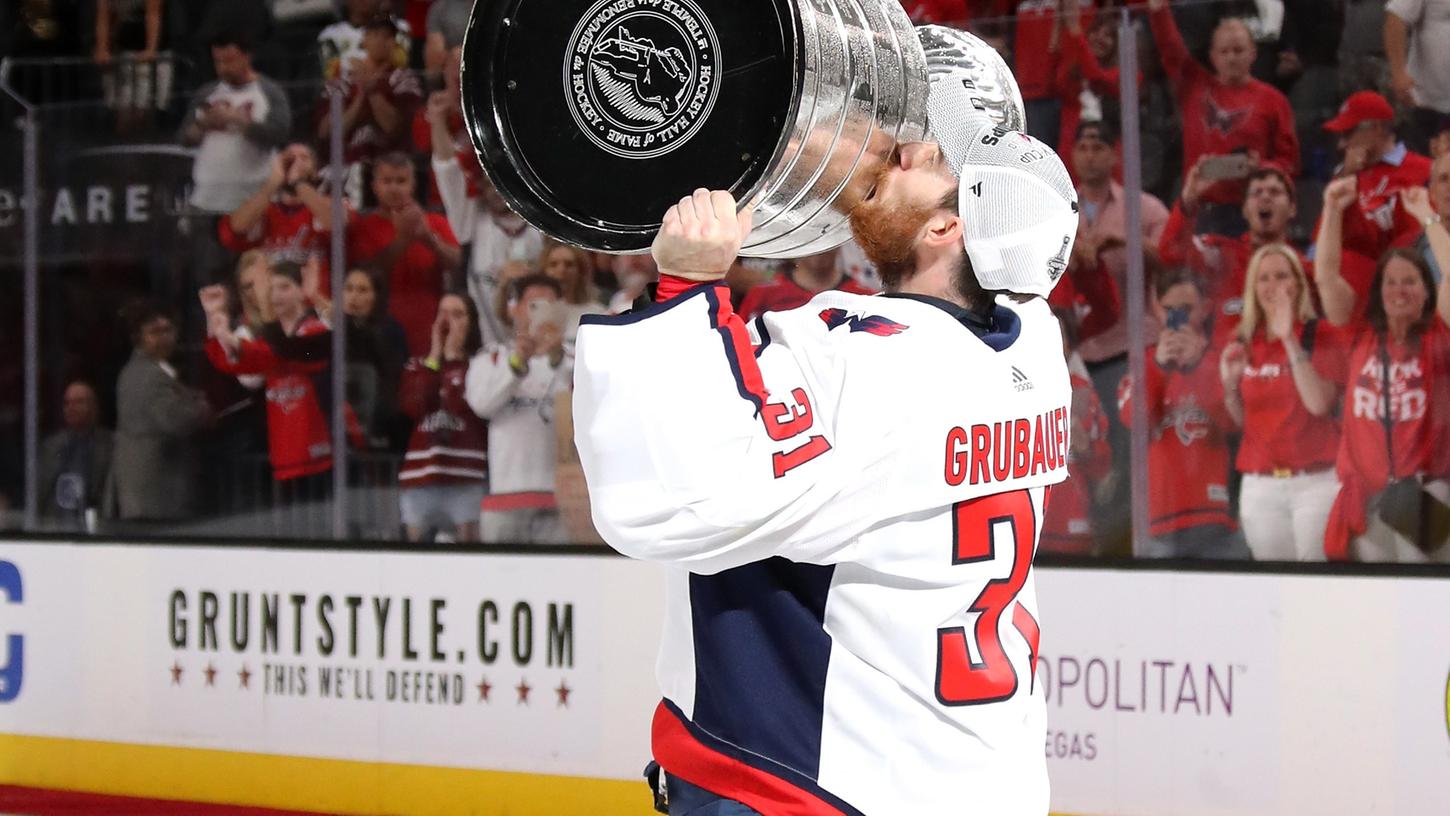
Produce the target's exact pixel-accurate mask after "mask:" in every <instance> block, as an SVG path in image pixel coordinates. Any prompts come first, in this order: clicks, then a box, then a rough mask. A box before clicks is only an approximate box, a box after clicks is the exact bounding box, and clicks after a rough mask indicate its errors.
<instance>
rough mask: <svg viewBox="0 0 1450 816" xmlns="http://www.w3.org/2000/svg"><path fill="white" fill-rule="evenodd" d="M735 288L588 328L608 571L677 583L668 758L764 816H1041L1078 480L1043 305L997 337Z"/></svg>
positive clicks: (1003, 312) (582, 350)
mask: <svg viewBox="0 0 1450 816" xmlns="http://www.w3.org/2000/svg"><path fill="white" fill-rule="evenodd" d="M965 314H966V313H965V312H964V311H963V310H960V309H957V308H956V307H954V306H951V305H950V304H946V303H944V302H941V301H932V300H931V299H928V298H919V297H911V296H876V297H865V296H860V295H851V294H846V293H840V292H827V293H823V294H821V295H819V296H817V297H816V298H815V299H814V300H812V301H811V302H810V303H809V304H807V305H806V306H804V307H801V308H799V309H795V310H792V311H788V312H773V313H768V314H766V315H765V316H763V317H762V318H761V319H759V320H757V321H755V322H754V323H753V324H751V326H750V327H748V328H747V327H746V326H745V324H743V323H742V322H741V321H740V319H739V318H738V317H737V316H735V315H734V314H733V313H732V311H731V309H730V302H729V292H728V289H726V288H725V287H723V286H719V285H702V286H697V287H695V288H693V289H690V290H688V291H687V292H685V293H683V294H681V295H680V296H678V297H676V298H674V299H672V300H670V301H666V302H664V303H660V304H656V305H654V306H652V307H651V308H649V309H647V310H645V311H643V312H637V313H631V314H626V315H622V316H619V317H593V318H585V323H584V325H583V326H582V327H581V329H580V331H579V336H578V345H577V350H576V353H577V357H576V368H575V399H574V412H575V427H576V443H577V445H578V448H579V453H580V457H581V459H582V461H583V465H584V470H585V474H586V477H587V479H588V483H589V488H590V493H591V497H592V500H593V508H594V520H595V523H596V525H597V526H598V528H599V531H600V533H601V534H602V535H603V536H604V538H605V540H606V541H608V542H609V544H610V545H611V546H613V547H614V548H615V549H617V550H619V551H620V552H622V553H625V554H627V555H630V556H633V557H636V558H642V559H647V560H650V561H657V562H660V563H663V564H665V565H666V568H667V571H668V576H667V589H666V592H667V615H666V620H665V622H664V635H663V643H662V646H661V649H660V656H659V663H658V667H657V673H658V679H659V683H660V686H661V690H662V692H663V696H664V700H663V701H662V702H661V704H660V706H659V708H658V709H657V710H656V712H655V719H654V726H653V734H652V737H653V747H654V753H655V758H656V759H657V760H658V761H659V762H660V764H661V765H663V766H664V768H665V770H666V771H667V772H669V773H672V774H675V775H678V776H680V777H682V778H684V779H686V780H688V781H690V782H693V783H695V784H697V785H700V786H701V787H704V788H707V789H708V790H711V791H713V792H715V793H717V794H719V795H721V796H724V797H727V798H731V799H737V800H739V801H742V802H744V803H745V804H747V805H750V806H752V807H755V808H756V809H757V810H761V811H762V812H764V813H767V814H771V813H779V812H790V813H809V814H817V813H819V814H834V813H843V814H870V816H898V815H899V814H904V813H911V814H991V816H1015V815H1016V814H1023V816H1026V815H1027V814H1031V816H1042V814H1045V813H1046V811H1047V801H1048V787H1047V773H1046V763H1045V758H1044V751H1043V742H1044V739H1045V725H1044V720H1045V711H1044V705H1043V693H1042V689H1041V687H1040V684H1039V682H1038V680H1037V677H1036V666H1035V663H1036V657H1037V649H1038V624H1037V604H1036V597H1035V592H1034V587H1033V580H1032V575H1031V572H1030V567H1031V560H1032V556H1033V553H1034V550H1035V547H1036V541H1037V535H1038V530H1039V528H1040V527H1041V523H1042V512H1043V503H1044V500H1045V495H1046V492H1047V488H1048V487H1049V486H1050V485H1052V484H1056V483H1058V482H1061V481H1062V480H1063V479H1064V478H1066V475H1067V469H1066V460H1067V451H1068V428H1069V405H1070V398H1071V397H1070V386H1069V383H1068V372H1067V367H1066V363H1065V362H1064V360H1063V354H1062V340H1061V335H1060V331H1059V327H1058V324H1057V321H1056V319H1055V318H1053V316H1052V314H1051V312H1050V311H1049V309H1048V307H1047V304H1046V303H1045V301H1043V300H1041V299H1031V300H1028V301H1027V302H1025V303H1018V302H1016V300H1015V299H1012V298H1008V297H999V298H998V299H997V303H996V306H995V308H994V311H993V315H992V321H991V324H992V325H991V326H990V327H985V326H980V327H976V328H973V327H972V326H971V325H970V320H966V321H965V322H964V320H963V317H964V316H965Z"/></svg>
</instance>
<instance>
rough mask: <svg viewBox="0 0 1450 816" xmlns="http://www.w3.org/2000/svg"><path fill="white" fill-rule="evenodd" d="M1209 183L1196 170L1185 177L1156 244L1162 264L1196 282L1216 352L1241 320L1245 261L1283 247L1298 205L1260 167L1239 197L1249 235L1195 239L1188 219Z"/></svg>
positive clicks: (1277, 175)
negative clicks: (1260, 251) (1182, 269)
mask: <svg viewBox="0 0 1450 816" xmlns="http://www.w3.org/2000/svg"><path fill="white" fill-rule="evenodd" d="M1211 183H1212V182H1206V181H1204V180H1203V179H1202V178H1201V177H1200V175H1199V172H1198V167H1197V166H1195V167H1194V168H1193V169H1191V170H1189V171H1188V176H1187V177H1186V178H1185V179H1184V180H1183V193H1182V195H1181V196H1180V197H1179V199H1178V201H1177V202H1175V203H1174V205H1173V211H1172V212H1171V213H1169V215H1168V224H1167V225H1166V226H1165V227H1164V228H1163V235H1162V236H1161V237H1160V238H1159V239H1158V255H1159V257H1160V258H1161V259H1162V261H1163V263H1164V264H1167V265H1169V266H1180V265H1185V266H1188V267H1189V268H1190V269H1192V270H1193V271H1194V273H1195V274H1196V275H1197V276H1198V279H1199V282H1200V285H1201V286H1202V287H1203V294H1204V297H1206V298H1207V299H1208V302H1209V308H1210V309H1211V311H1212V317H1213V337H1214V338H1215V340H1214V345H1217V346H1221V345H1223V344H1224V343H1227V342H1228V340H1229V336H1230V335H1231V334H1232V333H1233V332H1234V330H1235V329H1237V328H1238V322H1239V318H1240V317H1242V316H1243V309H1244V301H1243V292H1244V281H1245V273H1246V272H1247V271H1248V268H1249V258H1251V257H1253V254H1254V252H1256V251H1258V249H1259V247H1263V246H1268V245H1269V244H1288V242H1289V224H1290V222H1291V221H1293V220H1294V216H1295V215H1296V214H1297V212H1298V203H1297V199H1296V198H1295V194H1294V184H1293V182H1291V181H1290V180H1289V178H1288V177H1287V176H1285V175H1284V173H1283V172H1282V171H1281V170H1279V169H1278V168H1275V167H1261V168H1259V169H1258V170H1255V171H1254V172H1252V173H1250V174H1249V178H1248V187H1247V188H1246V189H1245V191H1244V202H1243V208H1242V212H1243V216H1244V220H1245V221H1246V222H1248V225H1249V229H1248V231H1247V232H1245V233H1244V234H1243V235H1241V236H1239V237H1237V238H1230V237H1228V236H1226V235H1214V234H1203V235H1194V234H1193V224H1192V220H1193V216H1194V214H1195V213H1197V211H1198V205H1199V203H1200V200H1201V196H1202V194H1203V190H1204V189H1205V188H1206V187H1207V186H1208V184H1211ZM1296 251H1297V250H1296ZM1299 262H1300V263H1301V264H1302V265H1303V266H1304V268H1305V269H1306V270H1308V269H1310V268H1311V267H1310V264H1309V262H1308V260H1307V259H1305V258H1304V256H1303V255H1302V254H1301V255H1300V256H1299Z"/></svg>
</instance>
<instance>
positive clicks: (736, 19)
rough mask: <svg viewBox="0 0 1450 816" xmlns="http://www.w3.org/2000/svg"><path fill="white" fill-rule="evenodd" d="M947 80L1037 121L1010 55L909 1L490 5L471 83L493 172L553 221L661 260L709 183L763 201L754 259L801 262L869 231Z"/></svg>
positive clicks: (477, 25) (472, 35)
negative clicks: (694, 193)
mask: <svg viewBox="0 0 1450 816" xmlns="http://www.w3.org/2000/svg"><path fill="white" fill-rule="evenodd" d="M561 69H562V70H561ZM561 78H562V81H561ZM943 82H945V83H949V85H950V89H951V90H952V92H953V94H954V95H955V96H954V97H953V98H964V99H965V100H966V101H965V102H964V104H969V105H971V106H973V107H972V110H971V111H970V112H963V113H964V115H965V116H966V119H967V120H970V121H976V120H977V119H985V120H990V121H992V122H994V123H996V124H1001V125H1004V126H1006V127H1010V128H1013V129H1020V128H1021V127H1022V121H1023V117H1022V103H1021V98H1020V94H1018V92H1017V86H1016V82H1015V80H1013V78H1012V75H1011V72H1010V71H1009V70H1008V69H1007V67H1006V65H1005V63H1004V62H1003V61H1002V59H1001V58H1000V57H999V56H997V54H996V52H995V51H993V50H992V49H991V48H990V47H989V46H987V45H986V44H985V43H983V42H982V41H981V40H979V39H977V38H975V37H973V36H972V35H970V34H966V33H963V32H958V31H954V30H952V29H943V28H940V27H936V26H931V27H925V28H923V29H921V30H920V32H918V30H917V29H914V28H913V27H912V25H911V21H910V19H909V18H908V17H907V16H906V13H905V12H904V11H903V10H902V8H901V6H900V5H899V4H898V3H897V2H896V0H593V1H592V2H591V0H479V1H478V3H477V5H476V6H475V9H474V15H473V19H472V20H471V22H470V24H469V32H468V36H467V39H466V42H465V46H464V60H463V76H462V90H463V107H464V115H465V121H466V122H467V124H468V130H469V133H470V136H471V137H472V139H473V142H474V146H475V147H476V148H477V150H478V153H479V156H480V159H481V161H482V163H483V166H484V168H485V170H486V171H487V173H488V175H489V178H490V179H491V180H492V181H493V183H494V185H495V186H496V187H497V189H498V190H499V192H500V193H501V194H502V195H503V197H504V199H505V200H506V201H507V202H508V203H509V204H510V206H511V207H512V208H513V209H514V210H515V211H516V212H518V213H519V214H520V215H522V216H523V217H524V218H525V219H526V220H528V221H529V222H531V223H532V224H533V225H534V226H536V227H538V228H539V229H540V230H542V231H543V232H545V233H547V234H549V235H552V236H554V237H556V238H558V239H560V240H563V241H566V242H568V243H573V244H578V245H581V246H584V247H586V248H589V249H595V250H601V251H606V252H622V253H627V252H640V251H644V250H646V249H648V247H649V245H650V243H651V241H652V240H653V238H654V235H655V233H656V232H657V231H658V229H659V226H660V221H659V219H660V218H662V217H663V215H664V212H665V210H666V209H667V208H668V207H669V205H670V204H671V203H673V202H674V201H676V200H678V199H679V198H680V197H681V196H683V195H687V194H688V193H689V192H690V191H691V190H693V189H694V188H695V187H698V186H708V187H711V188H713V189H729V190H730V192H731V193H733V194H734V195H735V197H736V199H737V200H739V201H741V202H742V203H743V202H747V201H754V202H756V205H757V206H756V213H755V228H754V231H753V232H752V233H751V236H750V238H749V240H748V242H747V244H746V245H745V247H744V248H743V249H742V251H741V254H742V255H744V256H748V257H758V258H796V257H803V256H807V255H812V254H815V253H818V252H823V251H825V250H828V249H832V248H834V247H836V246H839V245H840V244H842V243H844V242H846V241H847V240H849V238H850V223H849V216H850V212H851V210H852V209H853V208H854V207H855V206H856V204H857V203H859V202H860V201H861V199H862V198H863V197H864V195H865V194H866V193H867V191H868V190H869V189H870V187H871V185H872V184H873V183H874V181H875V179H876V177H877V176H878V175H879V173H880V172H881V170H882V168H883V166H884V163H885V162H886V161H887V160H888V159H889V158H890V156H891V155H892V153H893V149H894V148H895V146H896V145H897V144H898V143H903V142H910V141H918V140H921V139H924V138H927V137H928V134H929V129H928V110H929V106H928V96H929V94H933V93H935V88H936V87H938V83H943ZM941 87H947V86H941ZM963 89H965V91H964V90H963ZM963 93H965V94H966V96H965V97H963V96H962V95H963ZM944 98H945V95H944ZM932 111H933V113H932V115H933V118H934V119H935V118H938V116H940V118H942V119H943V123H944V124H945V125H946V126H948V127H951V128H955V129H960V128H959V127H958V126H959V124H960V123H959V122H958V119H959V118H960V117H958V116H956V114H955V113H951V114H950V115H948V114H947V113H943V112H941V111H937V110H936V109H935V108H933V109H932ZM947 120H950V121H947ZM937 129H938V130H940V129H941V128H937ZM944 143H945V140H944ZM948 155H949V156H950V153H949V154H948Z"/></svg>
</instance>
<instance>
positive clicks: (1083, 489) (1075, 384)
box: [1038, 284, 1113, 555]
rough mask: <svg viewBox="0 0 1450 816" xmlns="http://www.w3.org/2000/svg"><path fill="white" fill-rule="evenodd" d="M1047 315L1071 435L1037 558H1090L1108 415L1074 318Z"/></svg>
mask: <svg viewBox="0 0 1450 816" xmlns="http://www.w3.org/2000/svg"><path fill="white" fill-rule="evenodd" d="M1059 288H1060V284H1059ZM1052 312H1053V314H1055V315H1057V321H1058V322H1059V323H1061V324H1062V351H1063V354H1065V355H1066V356H1067V370H1068V376H1069V379H1070V382H1071V383H1072V433H1071V435H1070V437H1069V438H1070V439H1071V446H1070V447H1069V448H1068V454H1067V462H1068V477H1067V481H1065V482H1063V483H1062V484H1060V485H1056V486H1054V487H1053V488H1052V491H1051V493H1049V494H1048V497H1047V509H1046V510H1044V511H1043V518H1042V537H1041V540H1040V543H1039V545H1038V546H1039V547H1040V548H1041V551H1042V552H1050V553H1058V554H1061V555H1092V554H1094V553H1095V552H1096V550H1097V540H1096V538H1095V537H1094V535H1093V499H1094V495H1093V494H1094V488H1095V487H1101V486H1102V485H1103V484H1104V483H1105V480H1106V479H1107V478H1108V477H1109V474H1111V473H1112V470H1113V452H1112V450H1111V449H1109V448H1108V415H1107V413H1106V412H1104V411H1103V406H1102V403H1101V402H1099V401H1098V395H1097V391H1095V390H1094V389H1093V382H1092V380H1091V379H1089V378H1088V373H1087V366H1085V365H1084V364H1083V361H1082V358H1081V357H1079V356H1078V355H1077V343H1078V326H1077V318H1076V317H1075V316H1074V315H1073V313H1072V311H1070V310H1068V309H1065V308H1058V307H1053V310H1052ZM1097 492H1098V493H1099V494H1101V493H1102V491H1101V490H1099V491H1097Z"/></svg>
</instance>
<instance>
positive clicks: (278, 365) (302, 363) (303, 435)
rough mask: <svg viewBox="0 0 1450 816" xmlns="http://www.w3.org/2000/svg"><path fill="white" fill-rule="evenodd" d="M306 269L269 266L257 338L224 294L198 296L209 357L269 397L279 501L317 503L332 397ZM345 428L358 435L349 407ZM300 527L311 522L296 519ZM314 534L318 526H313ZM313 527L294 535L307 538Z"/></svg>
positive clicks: (327, 459) (323, 486) (328, 463)
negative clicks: (259, 384) (250, 379)
mask: <svg viewBox="0 0 1450 816" xmlns="http://www.w3.org/2000/svg"><path fill="white" fill-rule="evenodd" d="M302 276H303V271H302V270H301V269H300V268H299V267H298V266H297V264H295V263H292V262H291V261H277V262H274V263H273V264H272V267H271V278H270V283H269V285H268V299H267V303H266V308H265V310H264V313H263V318H264V320H266V322H265V323H264V324H263V325H262V326H261V327H260V328H259V329H258V332H257V334H258V337H257V339H255V340H253V339H249V338H244V337H241V336H239V335H238V334H237V333H236V332H234V331H233V330H232V327H231V321H230V318H229V317H228V316H227V314H226V294H225V292H224V291H218V290H220V287H216V286H212V287H207V288H205V289H203V290H202V291H201V301H202V308H203V309H204V311H205V312H206V314H207V334H208V339H207V342H206V356H207V359H208V360H210V361H211V364H212V365H213V366H214V367H215V368H216V369H217V370H218V371H221V372H223V373H226V374H233V375H246V374H252V375H260V376H263V377H264V378H265V385H266V396H267V440H268V450H269V453H270V456H271V460H272V475H273V479H275V480H276V481H277V482H278V484H279V487H280V493H279V497H278V498H279V500H280V501H281V502H282V503H283V504H298V503H300V502H310V501H315V500H316V499H317V498H319V497H323V496H325V495H327V492H328V489H329V487H330V481H329V480H328V479H326V478H325V477H324V474H326V473H328V472H329V471H330V470H331V469H332V434H331V431H330V428H329V424H328V416H329V414H330V411H331V409H330V406H329V405H327V404H326V403H324V400H325V399H326V398H327V397H328V396H329V395H330V394H331V390H330V389H328V388H326V387H319V384H318V379H319V378H322V377H324V376H325V374H326V372H327V368H328V365H329V363H328V358H329V353H330V350H331V342H332V341H331V332H330V329H329V328H328V326H327V324H325V323H323V322H322V321H321V320H320V319H318V317H317V315H316V314H315V313H314V312H313V311H312V310H311V309H310V308H309V307H308V306H307V300H306V296H305V295H304V294H303V287H302V280H303V277H302ZM346 415H347V418H348V424H349V431H350V432H353V433H354V436H355V435H356V429H355V428H354V427H353V425H354V424H355V419H354V418H353V417H352V413H351V410H350V409H348V410H346ZM298 521H299V523H301V524H303V525H304V526H306V525H310V524H311V523H312V522H313V521H315V519H307V520H301V519H298ZM314 529H315V528H314ZM313 531H314V530H313V529H304V530H294V531H291V532H296V533H299V534H300V533H311V532H313Z"/></svg>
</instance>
